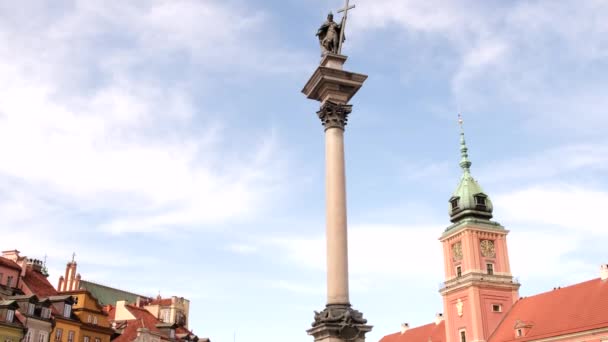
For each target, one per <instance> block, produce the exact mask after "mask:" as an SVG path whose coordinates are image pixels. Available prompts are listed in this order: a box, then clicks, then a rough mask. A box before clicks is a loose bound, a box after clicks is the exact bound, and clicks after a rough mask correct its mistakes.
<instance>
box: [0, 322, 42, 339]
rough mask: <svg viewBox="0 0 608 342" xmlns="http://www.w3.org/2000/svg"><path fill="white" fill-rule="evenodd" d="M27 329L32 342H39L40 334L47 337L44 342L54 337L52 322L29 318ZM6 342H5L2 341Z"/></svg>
mask: <svg viewBox="0 0 608 342" xmlns="http://www.w3.org/2000/svg"><path fill="white" fill-rule="evenodd" d="M26 327H27V330H28V333H29V334H31V335H30V338H31V339H30V342H39V341H40V339H39V336H40V334H43V335H44V336H45V339H44V342H48V341H49V339H50V338H51V335H52V330H53V326H52V323H51V322H50V321H46V320H40V319H35V318H31V317H29V318H28V319H27V320H26ZM2 342H4V341H2Z"/></svg>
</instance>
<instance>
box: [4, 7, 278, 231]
mask: <svg viewBox="0 0 608 342" xmlns="http://www.w3.org/2000/svg"><path fill="white" fill-rule="evenodd" d="M26 5H27V7H28V8H30V7H31V8H30V10H31V12H28V11H20V10H19V8H21V7H20V6H15V7H14V8H8V9H7V10H6V13H7V14H8V13H10V14H12V15H13V18H14V19H15V20H11V21H3V23H1V24H0V36H1V37H6V38H7V39H6V41H5V43H4V44H2V47H0V93H2V94H3V100H2V101H0V175H1V177H0V186H2V187H3V189H4V190H7V191H14V193H12V194H7V195H6V196H8V197H13V198H15V197H17V198H19V199H20V201H18V202H12V203H11V202H7V203H3V204H2V208H1V210H3V211H4V214H5V215H8V216H5V219H6V220H5V221H4V222H5V223H6V224H7V225H8V222H9V221H11V220H17V219H19V218H21V219H25V218H26V217H27V216H29V217H30V218H31V217H36V216H37V215H38V216H43V214H48V213H49V211H50V210H53V209H54V208H55V207H61V206H68V207H69V206H74V207H78V209H79V210H80V211H87V210H90V211H98V212H103V213H104V214H105V215H107V214H110V215H109V218H107V219H105V224H103V226H102V228H103V229H104V230H106V231H110V232H114V233H120V232H128V231H163V230H166V229H168V228H169V227H185V226H187V227H188V228H190V229H197V228H199V227H201V226H205V225H212V224H217V223H224V222H228V221H231V220H239V219H243V218H250V217H251V216H252V215H255V214H256V213H258V212H259V211H260V210H262V209H263V208H264V206H265V204H266V203H267V201H268V200H269V198H270V197H269V195H270V194H276V192H277V191H278V189H279V185H280V184H282V174H283V171H284V170H283V166H284V163H283V161H282V159H281V158H280V157H279V144H278V142H277V139H278V137H277V136H276V135H275V134H274V132H268V134H265V138H262V139H254V138H252V137H243V138H242V139H243V140H245V139H251V140H252V141H248V142H247V143H246V144H244V145H246V146H248V147H247V148H246V149H244V150H241V149H239V150H234V149H230V148H229V147H227V145H228V143H230V141H231V140H233V139H234V138H235V137H232V136H230V131H229V130H227V129H225V125H224V123H223V122H222V116H221V115H218V113H212V112H209V113H205V112H202V111H201V109H199V108H200V107H199V106H198V104H197V105H195V102H196V100H197V99H196V98H194V97H193V96H192V95H191V94H192V92H191V91H188V89H187V88H186V86H185V85H182V84H179V83H180V82H182V83H183V82H185V83H188V82H191V80H190V79H189V78H187V77H186V78H184V79H182V80H181V81H169V80H168V79H166V78H165V77H164V76H163V75H162V72H160V71H162V70H152V69H153V67H154V65H155V63H157V62H158V61H159V58H160V59H162V58H164V57H162V56H165V55H166V54H168V53H177V52H179V51H186V52H188V53H192V54H196V55H197V56H196V58H195V59H196V60H197V63H203V64H205V63H208V62H213V61H215V62H218V63H220V64H221V65H222V66H228V69H230V67H229V66H234V65H235V64H238V63H242V62H243V61H242V60H241V59H238V58H237V59H234V58H230V57H229V56H232V57H234V56H238V54H239V53H243V52H245V51H248V52H251V53H254V54H255V53H261V52H262V51H261V50H260V49H259V48H253V45H252V44H253V41H252V40H250V39H249V40H248V39H243V38H244V37H245V36H248V35H254V34H257V33H262V32H264V30H265V28H264V24H265V22H266V21H267V19H268V18H266V17H265V15H264V14H263V13H261V12H255V11H254V12H251V13H249V12H247V13H245V12H243V10H242V9H239V8H237V7H232V6H231V5H228V4H220V3H217V2H198V1H183V2H164V1H155V2H152V3H136V2H128V3H127V2H125V3H116V4H104V5H101V4H96V3H92V2H87V1H77V2H75V3H73V4H72V5H70V4H64V5H65V6H66V7H65V8H62V9H63V10H65V12H63V13H62V15H57V16H54V15H52V14H53V13H54V12H53V11H51V10H50V9H45V8H44V6H43V5H40V6H37V5H35V4H26ZM47 10H48V11H47ZM26 12H27V13H28V14H27V15H28V16H29V15H31V18H29V17H28V18H27V20H19V18H21V17H23V16H26ZM47 12H48V13H47ZM240 12H243V13H240ZM234 13H240V14H238V15H237V17H239V19H240V20H239V21H238V22H236V23H234V22H231V24H230V25H225V23H226V21H225V19H226V17H228V16H229V15H230V14H232V16H234ZM178 18H179V19H178ZM22 19H25V18H22ZM34 19H35V20H34ZM25 23H31V24H25ZM220 27H221V28H222V29H218V28H220ZM239 39H242V40H243V41H244V42H246V43H245V44H237V41H238V40H239ZM96 44H99V45H102V46H103V48H102V47H99V48H98V47H97V46H96ZM234 49H236V50H234ZM209 51H213V54H217V56H211V57H209V56H203V55H204V54H208V52H209ZM284 53H286V52H284ZM207 57H209V58H207ZM285 63H288V62H287V61H286V62H285ZM148 64H150V66H149V65H148ZM213 65H215V66H218V65H219V64H213ZM215 66H214V67H215ZM137 68H143V69H144V70H149V71H150V73H149V74H145V73H143V74H142V73H138V72H136V69H137ZM228 69H227V70H228ZM205 70H207V71H208V70H209V69H205V68H202V69H201V71H205ZM176 82H177V83H176ZM188 87H196V84H189V85H188ZM55 209H56V208H55ZM36 210H38V211H39V212H38V213H36V212H35V211H36ZM4 229H8V228H7V227H6V226H5V227H3V228H2V230H4Z"/></svg>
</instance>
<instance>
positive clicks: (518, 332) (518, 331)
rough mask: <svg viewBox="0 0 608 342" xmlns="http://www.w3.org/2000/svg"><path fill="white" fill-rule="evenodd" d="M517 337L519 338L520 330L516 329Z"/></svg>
mask: <svg viewBox="0 0 608 342" xmlns="http://www.w3.org/2000/svg"><path fill="white" fill-rule="evenodd" d="M517 337H521V329H517Z"/></svg>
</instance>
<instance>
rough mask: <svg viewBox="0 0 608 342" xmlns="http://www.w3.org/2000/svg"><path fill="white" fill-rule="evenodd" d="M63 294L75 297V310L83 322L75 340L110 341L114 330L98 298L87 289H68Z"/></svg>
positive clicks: (77, 341) (90, 341) (76, 341)
mask: <svg viewBox="0 0 608 342" xmlns="http://www.w3.org/2000/svg"><path fill="white" fill-rule="evenodd" d="M62 294H66V295H70V296H72V297H73V298H74V300H75V302H74V305H73V312H74V315H75V316H76V317H77V318H78V320H79V321H80V323H81V324H80V333H79V335H78V338H77V340H75V341H74V342H110V339H111V338H112V334H113V333H114V330H113V329H112V328H111V325H110V322H109V320H108V315H107V314H106V313H105V312H104V311H103V308H102V307H101V305H100V304H99V302H98V301H97V299H96V298H95V297H93V295H91V293H90V292H88V291H86V290H75V291H66V292H63V293H62ZM57 342H59V341H57ZM65 342H69V341H65Z"/></svg>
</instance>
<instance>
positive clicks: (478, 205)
mask: <svg viewBox="0 0 608 342" xmlns="http://www.w3.org/2000/svg"><path fill="white" fill-rule="evenodd" d="M460 122H461V124H462V121H460ZM467 152H468V148H467V145H466V143H465V141H464V131H462V130H461V132H460V154H461V156H462V157H461V159H460V167H461V168H462V171H463V174H462V178H461V179H460V184H458V187H457V188H456V191H454V194H453V195H452V198H450V201H449V214H450V221H452V222H457V221H460V220H461V219H463V218H466V217H477V218H482V219H488V220H489V219H491V218H492V209H493V207H492V201H490V197H488V195H486V194H485V193H484V192H483V189H482V188H481V186H480V185H479V183H477V181H476V180H475V179H474V178H473V176H471V170H470V168H471V161H469V155H468V153H467Z"/></svg>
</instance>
